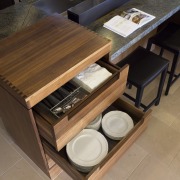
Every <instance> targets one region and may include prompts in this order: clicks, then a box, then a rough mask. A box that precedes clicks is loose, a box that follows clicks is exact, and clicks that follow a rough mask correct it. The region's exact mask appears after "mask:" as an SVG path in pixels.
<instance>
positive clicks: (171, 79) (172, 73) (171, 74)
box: [165, 53, 179, 96]
mask: <svg viewBox="0 0 180 180" xmlns="http://www.w3.org/2000/svg"><path fill="white" fill-rule="evenodd" d="M178 56H179V53H176V54H175V55H174V58H173V63H172V66H171V70H170V75H169V79H168V83H167V87H166V91H165V95H166V96H167V95H168V94H169V90H170V87H171V85H172V81H173V77H174V75H175V70H176V66H177V62H178Z"/></svg>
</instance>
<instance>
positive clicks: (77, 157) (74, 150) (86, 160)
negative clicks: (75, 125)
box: [66, 129, 108, 168]
mask: <svg viewBox="0 0 180 180" xmlns="http://www.w3.org/2000/svg"><path fill="white" fill-rule="evenodd" d="M66 152H67V155H68V157H69V159H70V161H72V162H73V163H74V164H77V166H80V167H82V168H84V167H88V168H89V167H93V166H95V165H97V164H98V163H100V162H101V161H102V160H103V159H104V157H105V156H106V155H107V153H108V142H107V140H106V138H105V137H104V136H103V135H102V134H101V133H99V132H97V131H96V130H93V129H84V130H82V131H81V132H80V133H79V134H78V135H77V136H76V137H74V138H73V139H72V140H71V141H70V142H69V143H68V144H67V146H66Z"/></svg>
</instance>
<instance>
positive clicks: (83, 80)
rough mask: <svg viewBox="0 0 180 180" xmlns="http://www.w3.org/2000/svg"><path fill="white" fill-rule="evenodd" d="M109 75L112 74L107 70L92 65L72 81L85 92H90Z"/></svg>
mask: <svg viewBox="0 0 180 180" xmlns="http://www.w3.org/2000/svg"><path fill="white" fill-rule="evenodd" d="M111 75H112V73H110V72H109V71H108V70H107V69H105V68H103V67H101V66H100V65H98V64H96V63H94V64H92V65H90V66H89V67H88V68H87V69H85V70H84V71H82V72H81V73H80V74H78V75H77V76H76V77H74V78H73V80H74V81H75V82H76V83H77V84H79V85H80V86H81V87H82V88H84V89H85V90H86V91H88V92H92V91H93V90H94V89H95V88H97V87H98V86H99V85H100V84H101V83H102V82H104V81H105V80H106V79H108V78H109V77H110V76H111Z"/></svg>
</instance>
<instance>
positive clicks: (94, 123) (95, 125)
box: [86, 114, 102, 131]
mask: <svg viewBox="0 0 180 180" xmlns="http://www.w3.org/2000/svg"><path fill="white" fill-rule="evenodd" d="M101 120H102V114H99V115H98V116H97V117H96V118H95V119H94V120H93V121H92V122H91V123H90V124H89V125H88V126H87V127H86V129H94V130H96V131H97V130H99V128H100V127H101Z"/></svg>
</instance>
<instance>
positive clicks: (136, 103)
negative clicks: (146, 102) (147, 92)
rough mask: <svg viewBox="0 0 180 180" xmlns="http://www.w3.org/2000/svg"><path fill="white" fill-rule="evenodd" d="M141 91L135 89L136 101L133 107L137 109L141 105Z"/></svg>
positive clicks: (141, 89) (142, 89)
mask: <svg viewBox="0 0 180 180" xmlns="http://www.w3.org/2000/svg"><path fill="white" fill-rule="evenodd" d="M143 91H144V88H137V93H136V101H135V106H136V107H137V108H139V107H140V105H141V100H142V95H143Z"/></svg>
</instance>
